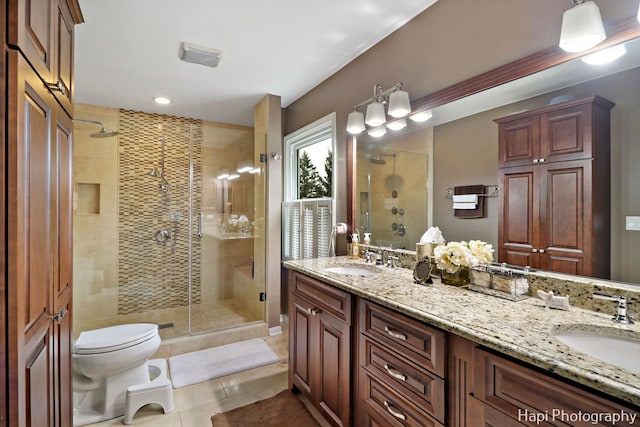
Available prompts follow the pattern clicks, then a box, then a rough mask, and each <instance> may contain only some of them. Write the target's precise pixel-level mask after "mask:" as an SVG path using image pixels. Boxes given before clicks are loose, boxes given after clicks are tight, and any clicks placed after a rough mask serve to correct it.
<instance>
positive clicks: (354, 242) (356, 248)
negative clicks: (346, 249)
mask: <svg viewBox="0 0 640 427" xmlns="http://www.w3.org/2000/svg"><path fill="white" fill-rule="evenodd" d="M359 240H360V238H359V236H358V233H353V235H352V236H351V253H350V254H349V255H351V258H353V259H358V258H360V243H359Z"/></svg>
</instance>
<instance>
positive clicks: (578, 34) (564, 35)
mask: <svg viewBox="0 0 640 427" xmlns="http://www.w3.org/2000/svg"><path fill="white" fill-rule="evenodd" d="M573 4H574V6H573V7H572V8H571V9H569V10H566V11H565V12H564V14H563V15H562V29H561V30H560V43H559V45H560V47H561V48H562V49H563V50H565V51H567V52H582V51H583V50H587V49H590V48H592V47H594V46H595V45H597V44H598V43H600V42H601V41H603V40H604V39H606V38H607V35H606V33H605V31H604V25H603V24H602V17H601V16H600V9H599V8H598V5H596V4H595V3H594V2H593V1H591V0H589V1H585V0H573Z"/></svg>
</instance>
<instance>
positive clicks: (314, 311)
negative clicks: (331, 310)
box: [307, 307, 320, 316]
mask: <svg viewBox="0 0 640 427" xmlns="http://www.w3.org/2000/svg"><path fill="white" fill-rule="evenodd" d="M318 313H320V309H319V308H318V307H313V308H308V309H307V314H310V315H311V316H315V315H316V314H318Z"/></svg>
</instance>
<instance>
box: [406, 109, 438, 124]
mask: <svg viewBox="0 0 640 427" xmlns="http://www.w3.org/2000/svg"><path fill="white" fill-rule="evenodd" d="M432 116H433V113H432V112H431V110H423V111H418V112H417V113H415V114H412V115H410V116H409V118H410V119H411V120H413V121H414V122H418V123H421V122H426V121H427V120H429V119H430V118H431V117H432Z"/></svg>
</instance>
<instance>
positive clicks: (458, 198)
mask: <svg viewBox="0 0 640 427" xmlns="http://www.w3.org/2000/svg"><path fill="white" fill-rule="evenodd" d="M453 203H475V204H477V203H478V195H477V194H456V195H454V196H453ZM473 209H475V208H473Z"/></svg>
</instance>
